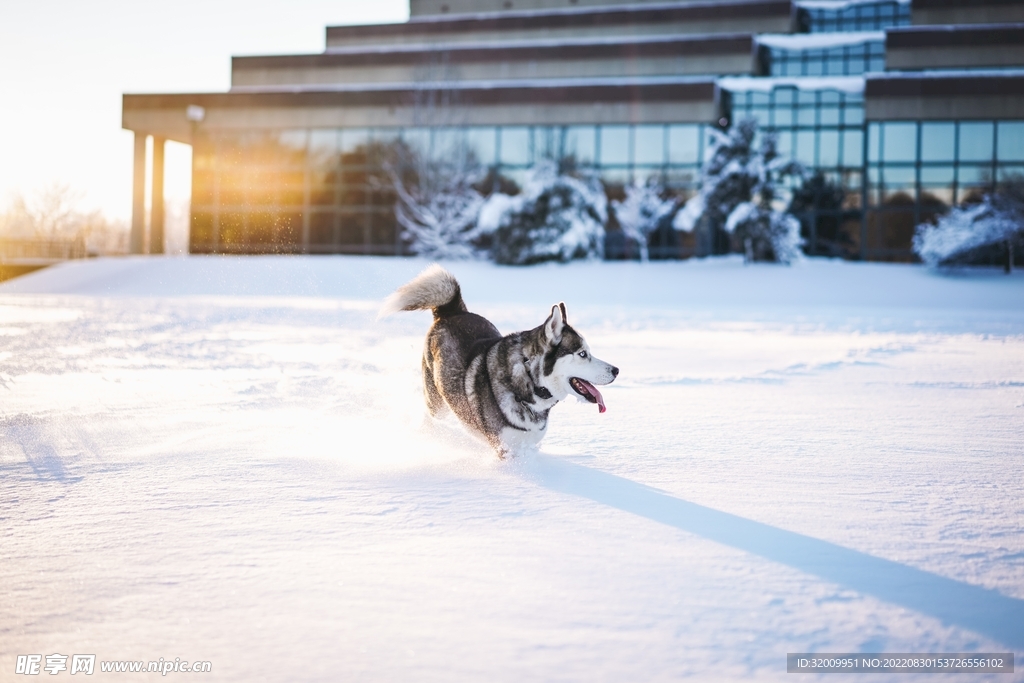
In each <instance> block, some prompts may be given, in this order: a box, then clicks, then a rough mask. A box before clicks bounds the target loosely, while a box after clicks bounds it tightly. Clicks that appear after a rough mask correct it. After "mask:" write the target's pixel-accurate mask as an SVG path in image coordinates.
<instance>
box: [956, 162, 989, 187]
mask: <svg viewBox="0 0 1024 683" xmlns="http://www.w3.org/2000/svg"><path fill="white" fill-rule="evenodd" d="M957 180H958V181H959V182H960V184H961V185H977V186H989V185H991V184H992V168H991V167H990V166H987V165H986V166H975V165H973V164H972V165H967V166H960V167H959V168H958V169H957Z"/></svg>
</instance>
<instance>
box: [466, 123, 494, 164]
mask: <svg viewBox="0 0 1024 683" xmlns="http://www.w3.org/2000/svg"><path fill="white" fill-rule="evenodd" d="M496 135H497V131H496V130H495V129H494V128H470V129H468V130H467V131H466V142H467V144H468V145H469V148H470V149H471V150H472V151H473V154H474V155H475V156H476V160H477V161H479V162H480V163H481V164H483V165H484V166H493V165H494V164H495V162H496V161H497V159H496V157H495V146H496V145H497V139H496Z"/></svg>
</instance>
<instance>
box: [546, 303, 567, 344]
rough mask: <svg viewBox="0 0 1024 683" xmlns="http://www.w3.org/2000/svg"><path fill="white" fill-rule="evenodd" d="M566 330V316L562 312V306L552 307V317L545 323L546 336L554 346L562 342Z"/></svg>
mask: <svg viewBox="0 0 1024 683" xmlns="http://www.w3.org/2000/svg"><path fill="white" fill-rule="evenodd" d="M563 329H565V314H564V313H563V312H562V304H558V305H556V306H552V307H551V315H550V316H548V319H547V320H546V321H545V322H544V336H545V337H547V338H548V341H549V342H551V343H552V344H558V343H560V342H561V341H562V330H563Z"/></svg>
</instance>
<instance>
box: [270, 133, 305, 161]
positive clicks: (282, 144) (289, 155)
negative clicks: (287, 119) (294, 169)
mask: <svg viewBox="0 0 1024 683" xmlns="http://www.w3.org/2000/svg"><path fill="white" fill-rule="evenodd" d="M277 144H278V145H279V148H280V150H281V152H282V157H283V158H282V159H280V160H278V162H277V163H289V164H304V163H306V149H307V146H308V144H309V131H308V130H304V129H303V130H283V131H281V132H280V133H279V134H278V136H277Z"/></svg>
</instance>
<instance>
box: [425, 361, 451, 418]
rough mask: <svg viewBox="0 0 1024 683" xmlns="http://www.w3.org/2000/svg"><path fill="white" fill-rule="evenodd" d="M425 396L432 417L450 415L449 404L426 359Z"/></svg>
mask: <svg viewBox="0 0 1024 683" xmlns="http://www.w3.org/2000/svg"><path fill="white" fill-rule="evenodd" d="M423 396H424V397H425V398H426V400H427V410H428V411H430V416H431V417H433V418H442V417H444V416H445V415H446V414H447V413H448V404H447V403H445V400H444V398H443V397H442V396H441V392H439V391H438V390H437V383H436V382H434V371H433V369H432V368H431V367H430V363H428V362H427V359H426V358H424V359H423Z"/></svg>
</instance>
